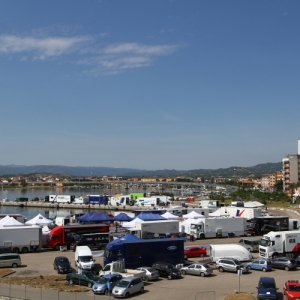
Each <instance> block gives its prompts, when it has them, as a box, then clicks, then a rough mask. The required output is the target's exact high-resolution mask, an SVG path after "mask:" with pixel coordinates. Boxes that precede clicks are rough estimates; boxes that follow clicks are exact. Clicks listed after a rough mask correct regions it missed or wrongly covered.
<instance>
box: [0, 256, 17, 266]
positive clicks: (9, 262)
mask: <svg viewBox="0 0 300 300" xmlns="http://www.w3.org/2000/svg"><path fill="white" fill-rule="evenodd" d="M21 264H22V262H21V257H20V255H19V254H18V253H2V254H0V267H4V268H10V267H12V268H17V267H19V266H21Z"/></svg>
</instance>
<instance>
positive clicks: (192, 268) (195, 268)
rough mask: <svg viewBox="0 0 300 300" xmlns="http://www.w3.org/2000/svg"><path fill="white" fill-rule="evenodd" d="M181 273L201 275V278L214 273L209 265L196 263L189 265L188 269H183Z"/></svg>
mask: <svg viewBox="0 0 300 300" xmlns="http://www.w3.org/2000/svg"><path fill="white" fill-rule="evenodd" d="M180 271H181V273H182V274H183V275H185V274H190V275H200V276H201V277H204V276H209V275H211V274H212V273H213V269H212V268H211V266H210V265H209V264H201V263H194V264H192V265H189V266H188V267H183V268H181V270H180Z"/></svg>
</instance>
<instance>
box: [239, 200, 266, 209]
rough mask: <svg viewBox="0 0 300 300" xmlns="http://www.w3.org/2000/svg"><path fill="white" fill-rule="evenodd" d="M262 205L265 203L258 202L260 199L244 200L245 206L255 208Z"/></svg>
mask: <svg viewBox="0 0 300 300" xmlns="http://www.w3.org/2000/svg"><path fill="white" fill-rule="evenodd" d="M262 206H265V205H264V204H262V203H261V202H258V201H246V202H244V207H251V208H255V207H262Z"/></svg>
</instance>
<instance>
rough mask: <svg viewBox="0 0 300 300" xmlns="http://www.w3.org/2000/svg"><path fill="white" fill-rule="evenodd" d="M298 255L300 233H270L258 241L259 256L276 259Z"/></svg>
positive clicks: (299, 251) (297, 231) (296, 231)
mask: <svg viewBox="0 0 300 300" xmlns="http://www.w3.org/2000/svg"><path fill="white" fill-rule="evenodd" d="M299 254H300V231H299V230H295V231H270V232H269V233H268V234H265V235H263V236H262V238H261V240H260V241H259V256H261V257H266V258H268V257H276V256H281V255H284V256H286V255H288V256H297V255H299Z"/></svg>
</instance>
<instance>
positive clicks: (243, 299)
mask: <svg viewBox="0 0 300 300" xmlns="http://www.w3.org/2000/svg"><path fill="white" fill-rule="evenodd" d="M253 299H254V298H253V296H252V295H250V294H249V293H243V292H240V293H236V294H230V295H228V296H226V297H225V298H224V300H253Z"/></svg>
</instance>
